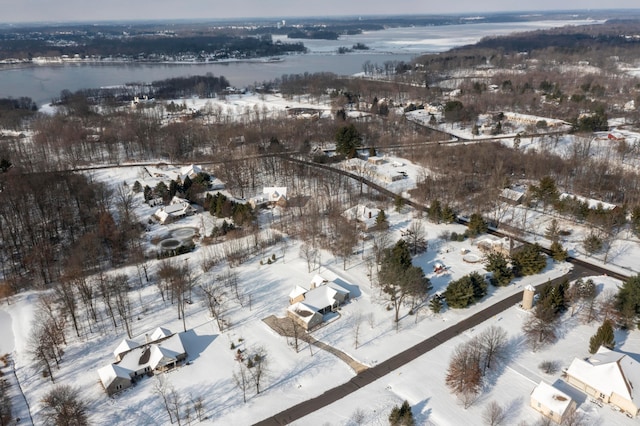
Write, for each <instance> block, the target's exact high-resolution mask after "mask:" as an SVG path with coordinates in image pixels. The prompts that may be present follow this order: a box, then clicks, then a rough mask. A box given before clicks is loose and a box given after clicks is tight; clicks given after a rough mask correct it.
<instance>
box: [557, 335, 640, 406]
mask: <svg viewBox="0 0 640 426" xmlns="http://www.w3.org/2000/svg"><path fill="white" fill-rule="evenodd" d="M567 374H568V375H570V376H572V377H575V378H576V379H578V380H580V381H581V382H583V383H586V384H588V385H589V386H591V387H593V388H595V389H596V390H597V391H598V392H600V393H603V394H605V395H609V396H610V395H611V394H613V393H616V394H617V395H619V396H621V397H622V398H624V399H627V400H629V401H633V403H634V404H636V406H637V405H638V404H639V403H640V398H638V397H637V396H636V397H635V398H634V392H633V383H636V385H637V384H638V383H640V364H639V363H638V362H637V361H635V360H634V359H633V358H631V357H630V356H628V355H626V354H623V353H620V352H616V351H612V350H610V349H607V348H605V347H604V346H601V347H600V349H598V352H596V353H595V355H593V356H591V357H589V358H587V359H586V360H584V359H579V358H575V359H574V360H573V362H572V363H571V365H570V366H569V368H568V369H567Z"/></svg>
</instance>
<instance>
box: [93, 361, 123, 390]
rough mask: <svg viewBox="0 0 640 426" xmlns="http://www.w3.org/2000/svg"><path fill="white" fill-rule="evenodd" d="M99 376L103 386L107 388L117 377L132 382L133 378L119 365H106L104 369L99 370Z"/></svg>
mask: <svg viewBox="0 0 640 426" xmlns="http://www.w3.org/2000/svg"><path fill="white" fill-rule="evenodd" d="M98 376H100V381H101V382H102V385H103V386H104V387H105V388H107V387H108V386H109V385H110V384H111V383H113V381H114V380H115V379H116V378H117V377H121V378H123V379H128V380H131V376H130V375H129V370H127V369H126V368H123V367H121V366H120V365H118V364H109V365H105V366H104V367H102V368H99V369H98Z"/></svg>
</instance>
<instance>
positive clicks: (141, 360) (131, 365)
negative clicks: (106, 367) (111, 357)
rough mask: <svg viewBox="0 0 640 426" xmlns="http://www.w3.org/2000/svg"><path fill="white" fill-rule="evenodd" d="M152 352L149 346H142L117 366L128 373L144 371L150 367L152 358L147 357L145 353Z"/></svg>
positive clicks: (125, 356)
mask: <svg viewBox="0 0 640 426" xmlns="http://www.w3.org/2000/svg"><path fill="white" fill-rule="evenodd" d="M148 350H150V348H149V346H146V345H145V346H140V347H137V348H135V349H132V350H131V351H129V352H127V353H126V354H125V355H124V356H123V357H122V360H121V361H120V362H119V363H118V364H116V365H118V366H120V367H121V368H124V369H125V370H127V371H138V370H143V369H144V368H145V367H149V366H150V363H149V361H150V356H147V355H145V352H147V351H148Z"/></svg>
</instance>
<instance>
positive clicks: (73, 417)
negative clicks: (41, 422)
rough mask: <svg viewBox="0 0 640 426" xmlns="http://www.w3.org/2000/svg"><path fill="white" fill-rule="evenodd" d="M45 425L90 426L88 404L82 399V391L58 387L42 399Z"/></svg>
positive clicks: (64, 386) (69, 387) (68, 387)
mask: <svg viewBox="0 0 640 426" xmlns="http://www.w3.org/2000/svg"><path fill="white" fill-rule="evenodd" d="M41 402H42V412H43V413H42V415H43V417H44V419H45V424H51V425H60V426H63V425H68V426H85V425H88V424H89V419H88V417H87V408H88V407H87V403H86V402H85V401H84V400H83V399H82V398H81V397H80V389H78V388H73V387H71V386H68V385H57V386H55V387H54V388H53V389H51V390H50V391H49V392H47V393H46V394H45V396H44V397H43V398H42V401H41Z"/></svg>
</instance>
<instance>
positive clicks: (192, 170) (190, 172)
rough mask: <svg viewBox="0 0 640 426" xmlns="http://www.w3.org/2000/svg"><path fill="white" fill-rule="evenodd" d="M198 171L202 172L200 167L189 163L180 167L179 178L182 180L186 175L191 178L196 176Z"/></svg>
mask: <svg viewBox="0 0 640 426" xmlns="http://www.w3.org/2000/svg"><path fill="white" fill-rule="evenodd" d="M198 173H202V168H201V167H200V166H196V165H195V164H191V165H190V166H185V167H182V168H181V169H180V179H181V180H182V181H184V179H185V178H186V177H187V176H189V179H193V178H195V177H196V176H198Z"/></svg>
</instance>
